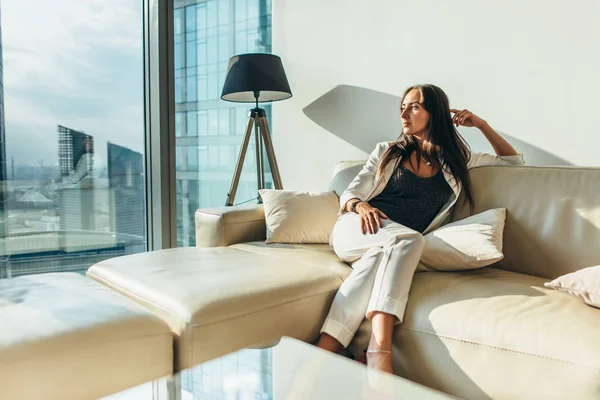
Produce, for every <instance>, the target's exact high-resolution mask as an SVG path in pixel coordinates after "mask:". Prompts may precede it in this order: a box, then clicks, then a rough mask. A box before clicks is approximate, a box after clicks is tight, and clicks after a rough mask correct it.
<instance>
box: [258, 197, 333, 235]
mask: <svg viewBox="0 0 600 400" xmlns="http://www.w3.org/2000/svg"><path fill="white" fill-rule="evenodd" d="M259 194H260V197H261V198H262V201H263V205H264V209H265V220H266V224H267V240H266V243H329V236H330V235H331V231H332V230H333V226H334V225H335V221H336V220H337V212H338V209H339V200H338V197H337V195H336V194H335V192H334V191H331V192H318V193H316V192H296V191H291V190H273V189H261V190H259Z"/></svg>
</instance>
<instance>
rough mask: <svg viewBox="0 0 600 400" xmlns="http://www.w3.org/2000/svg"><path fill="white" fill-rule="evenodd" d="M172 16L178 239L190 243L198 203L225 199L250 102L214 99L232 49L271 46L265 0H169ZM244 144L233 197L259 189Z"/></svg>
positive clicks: (268, 6)
mask: <svg viewBox="0 0 600 400" xmlns="http://www.w3.org/2000/svg"><path fill="white" fill-rule="evenodd" d="M174 19H175V29H174V34H175V38H174V43H175V49H174V52H175V60H174V62H175V135H176V139H175V141H176V146H177V147H176V170H177V172H176V176H177V242H178V245H179V246H190V245H194V242H195V227H194V212H195V211H196V209H198V208H200V207H215V206H223V205H224V204H225V200H226V198H227V193H228V191H229V186H230V184H231V178H232V175H233V170H234V167H235V164H236V161H237V156H238V153H239V149H240V145H241V142H242V137H243V134H244V133H245V127H246V122H247V116H248V110H249V109H250V108H251V107H252V104H247V105H246V104H239V103H228V102H225V101H223V100H221V99H220V95H221V90H222V88H223V82H224V80H225V73H226V71H227V64H228V61H229V58H230V57H231V56H233V55H235V54H242V53H265V52H266V53H270V52H271V0H207V1H202V0H199V1H196V2H191V1H189V0H175V11H174ZM262 107H263V108H264V109H265V110H266V112H267V117H268V118H269V119H270V112H271V108H270V106H269V105H263V106H262ZM250 146H251V147H250V148H249V149H248V152H247V154H246V160H245V166H244V170H243V172H242V176H241V179H240V183H239V186H238V191H237V194H236V204H237V203H240V202H243V201H248V200H249V201H254V199H256V196H257V193H256V189H257V187H256V166H255V165H256V164H255V154H256V152H255V149H254V140H251V142H250ZM270 180H271V177H270V174H267V176H266V181H267V184H269V183H270Z"/></svg>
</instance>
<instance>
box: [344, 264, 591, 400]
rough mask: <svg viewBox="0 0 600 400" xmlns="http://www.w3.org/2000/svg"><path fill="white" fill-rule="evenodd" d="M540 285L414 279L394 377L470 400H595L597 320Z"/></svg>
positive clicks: (487, 275) (471, 275) (507, 278)
mask: <svg viewBox="0 0 600 400" xmlns="http://www.w3.org/2000/svg"><path fill="white" fill-rule="evenodd" d="M544 282H545V280H544V279H541V278H536V277H533V276H528V275H523V274H519V273H514V272H509V271H503V270H500V269H495V268H483V269H480V270H473V271H468V272H420V273H417V274H415V277H414V281H413V285H412V287H411V291H410V297H409V301H408V305H407V309H406V314H405V317H404V322H403V323H402V324H401V325H398V326H397V327H396V330H395V333H394V341H395V346H396V347H397V351H398V355H397V357H398V358H397V359H396V362H397V366H396V368H395V370H396V371H397V373H399V374H400V375H401V376H404V377H407V378H408V379H411V380H414V381H417V382H420V383H423V384H425V385H427V386H431V387H434V388H436V389H439V390H442V391H444V392H448V393H451V394H454V395H457V396H460V397H464V398H499V399H500V398H507V399H508V398H596V397H595V396H598V395H599V394H600V346H598V345H597V340H598V337H599V336H600V310H598V309H595V308H592V307H588V306H586V305H585V304H583V303H581V301H579V300H578V299H575V298H572V297H569V296H565V295H563V294H561V293H559V292H556V291H554V290H551V289H548V288H545V287H544ZM363 325H364V326H362V327H361V329H360V331H359V334H358V335H357V337H356V338H355V342H356V343H353V350H354V351H359V349H360V347H362V346H364V345H365V344H366V343H367V342H368V331H369V327H368V324H363ZM490 374H493V378H490ZM566 377H568V382H566V381H565V378H566Z"/></svg>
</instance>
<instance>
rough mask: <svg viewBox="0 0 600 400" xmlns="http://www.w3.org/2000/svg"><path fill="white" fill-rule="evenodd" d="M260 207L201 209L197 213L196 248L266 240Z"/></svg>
mask: <svg viewBox="0 0 600 400" xmlns="http://www.w3.org/2000/svg"><path fill="white" fill-rule="evenodd" d="M265 238H266V224H265V212H264V209H263V205H262V204H251V205H241V206H231V207H217V208H204V209H200V210H198V211H196V246H198V247H218V246H229V245H232V244H236V243H242V242H252V241H257V240H265Z"/></svg>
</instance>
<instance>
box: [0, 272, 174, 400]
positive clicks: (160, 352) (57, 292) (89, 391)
mask: <svg viewBox="0 0 600 400" xmlns="http://www.w3.org/2000/svg"><path fill="white" fill-rule="evenodd" d="M172 370H173V335H172V333H171V331H170V329H169V327H168V326H167V325H166V324H165V323H164V322H163V321H161V320H160V319H159V318H157V317H156V316H155V315H153V314H152V313H150V312H148V310H145V309H144V308H143V307H140V306H139V305H138V304H135V303H134V302H133V301H131V300H130V299H127V298H126V297H124V296H122V295H120V294H119V293H117V292H114V291H112V290H110V289H108V288H106V287H104V286H102V285H100V284H98V283H97V282H94V281H93V280H91V279H88V278H86V277H85V276H82V275H79V274H75V273H52V274H41V275H28V276H22V277H18V278H13V279H2V280H0V398H2V399H42V398H44V399H50V398H52V399H92V398H98V397H102V396H106V395H108V394H111V393H114V392H118V391H121V390H124V389H126V388H129V387H133V386H137V385H140V384H142V383H144V382H147V381H151V380H153V379H157V378H159V377H162V376H167V375H170V374H171V373H172Z"/></svg>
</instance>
